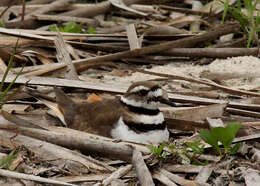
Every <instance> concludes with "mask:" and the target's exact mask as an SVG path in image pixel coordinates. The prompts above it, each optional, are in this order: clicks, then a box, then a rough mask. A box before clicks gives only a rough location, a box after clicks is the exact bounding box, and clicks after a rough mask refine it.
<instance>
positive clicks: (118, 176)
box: [102, 165, 133, 186]
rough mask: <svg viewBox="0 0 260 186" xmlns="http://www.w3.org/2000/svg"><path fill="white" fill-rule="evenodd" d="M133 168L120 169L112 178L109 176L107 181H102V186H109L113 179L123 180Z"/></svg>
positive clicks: (129, 166) (128, 166)
mask: <svg viewBox="0 0 260 186" xmlns="http://www.w3.org/2000/svg"><path fill="white" fill-rule="evenodd" d="M132 167H133V166H132V165H127V166H124V167H121V168H119V169H118V170H116V171H115V172H113V173H112V174H111V175H110V176H108V177H107V178H106V179H104V180H103V181H102V185H103V186H107V185H109V184H110V183H111V182H112V181H113V179H117V178H121V177H122V176H124V175H126V174H127V173H128V172H129V171H130V170H131V169H132Z"/></svg>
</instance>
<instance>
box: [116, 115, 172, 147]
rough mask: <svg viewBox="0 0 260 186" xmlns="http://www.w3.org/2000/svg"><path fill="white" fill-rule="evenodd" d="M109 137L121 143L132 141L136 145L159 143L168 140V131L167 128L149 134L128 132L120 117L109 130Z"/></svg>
mask: <svg viewBox="0 0 260 186" xmlns="http://www.w3.org/2000/svg"><path fill="white" fill-rule="evenodd" d="M111 136H112V137H113V138H114V139H120V140H123V141H132V142H136V143H144V144H151V143H161V142H163V141H168V140H169V131H168V129H167V127H166V128H165V129H164V130H153V131H149V132H142V133H140V134H137V133H136V132H134V131H133V130H130V129H129V128H128V126H127V125H125V123H124V121H123V119H122V117H120V118H119V120H118V122H117V123H116V125H115V128H114V129H112V130H111Z"/></svg>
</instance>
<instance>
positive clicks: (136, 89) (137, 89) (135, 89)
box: [130, 85, 149, 93]
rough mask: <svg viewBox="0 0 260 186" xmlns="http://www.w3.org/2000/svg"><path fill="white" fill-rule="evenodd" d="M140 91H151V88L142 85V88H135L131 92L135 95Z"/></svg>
mask: <svg viewBox="0 0 260 186" xmlns="http://www.w3.org/2000/svg"><path fill="white" fill-rule="evenodd" d="M140 90H149V88H147V87H144V86H142V85H140V86H137V87H135V88H133V89H132V90H130V92H133V93H134V92H138V91H140Z"/></svg>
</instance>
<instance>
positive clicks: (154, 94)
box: [148, 88, 163, 97]
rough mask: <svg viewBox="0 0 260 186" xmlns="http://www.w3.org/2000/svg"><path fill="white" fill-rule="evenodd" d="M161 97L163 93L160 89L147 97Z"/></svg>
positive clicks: (151, 92)
mask: <svg viewBox="0 0 260 186" xmlns="http://www.w3.org/2000/svg"><path fill="white" fill-rule="evenodd" d="M161 96H163V91H162V89H161V88H158V89H156V90H155V91H150V92H149V93H148V97H161Z"/></svg>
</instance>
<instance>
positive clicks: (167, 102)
mask: <svg viewBox="0 0 260 186" xmlns="http://www.w3.org/2000/svg"><path fill="white" fill-rule="evenodd" d="M158 101H159V102H160V103H163V104H166V105H169V106H172V107H176V104H175V103H173V102H171V101H170V100H168V99H165V98H163V97H160V98H158Z"/></svg>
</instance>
